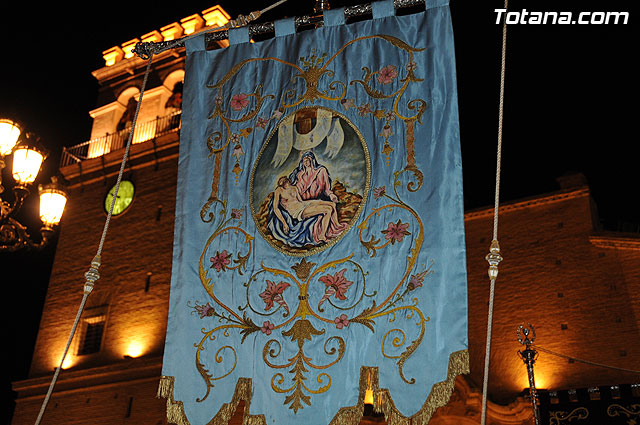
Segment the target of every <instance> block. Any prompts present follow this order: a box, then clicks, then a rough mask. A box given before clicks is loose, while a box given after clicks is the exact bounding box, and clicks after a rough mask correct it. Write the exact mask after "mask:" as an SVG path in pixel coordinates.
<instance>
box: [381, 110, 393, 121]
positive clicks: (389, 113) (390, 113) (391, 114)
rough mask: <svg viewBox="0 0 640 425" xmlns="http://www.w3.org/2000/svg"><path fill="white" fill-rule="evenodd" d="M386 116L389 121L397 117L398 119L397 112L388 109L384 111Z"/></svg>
mask: <svg viewBox="0 0 640 425" xmlns="http://www.w3.org/2000/svg"><path fill="white" fill-rule="evenodd" d="M384 118H385V119H386V120H387V121H393V120H395V119H396V114H395V112H393V111H386V112H385V113H384Z"/></svg>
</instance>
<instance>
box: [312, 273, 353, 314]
mask: <svg viewBox="0 0 640 425" xmlns="http://www.w3.org/2000/svg"><path fill="white" fill-rule="evenodd" d="M346 271H347V269H342V270H340V271H339V272H338V273H336V274H334V275H333V276H331V275H330V274H328V275H325V276H322V277H320V282H322V283H324V284H325V290H324V296H323V297H322V299H321V300H320V302H319V303H318V309H319V308H320V306H321V305H322V303H324V302H325V301H326V300H328V299H329V298H331V296H332V295H335V296H336V298H337V299H339V300H346V299H347V296H346V292H347V289H349V287H350V286H351V285H353V282H351V281H349V280H347V279H345V277H344V272H346Z"/></svg>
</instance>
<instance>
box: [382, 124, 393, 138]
mask: <svg viewBox="0 0 640 425" xmlns="http://www.w3.org/2000/svg"><path fill="white" fill-rule="evenodd" d="M392 134H393V130H391V126H390V125H389V124H385V125H384V127H383V128H382V132H381V133H380V135H381V136H382V137H384V138H385V140H386V139H388V138H389V136H391V135H392Z"/></svg>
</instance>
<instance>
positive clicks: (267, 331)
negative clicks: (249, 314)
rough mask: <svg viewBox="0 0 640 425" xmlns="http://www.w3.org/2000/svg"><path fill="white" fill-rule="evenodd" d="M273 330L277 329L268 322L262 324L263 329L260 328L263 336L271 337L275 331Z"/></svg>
mask: <svg viewBox="0 0 640 425" xmlns="http://www.w3.org/2000/svg"><path fill="white" fill-rule="evenodd" d="M273 328H275V326H273V323H271V322H270V321H268V320H267V321H266V322H264V323H263V324H262V327H261V328H260V330H261V331H262V333H263V334H266V335H271V331H272V330H273Z"/></svg>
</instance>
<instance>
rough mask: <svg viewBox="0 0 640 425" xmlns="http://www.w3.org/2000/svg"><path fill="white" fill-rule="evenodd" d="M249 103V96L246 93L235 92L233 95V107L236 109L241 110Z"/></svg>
mask: <svg viewBox="0 0 640 425" xmlns="http://www.w3.org/2000/svg"><path fill="white" fill-rule="evenodd" d="M248 104H249V96H247V95H246V94H244V93H238V94H234V95H233V96H232V97H231V109H233V110H234V111H240V110H242V109H244V108H246V107H247V105H248Z"/></svg>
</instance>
